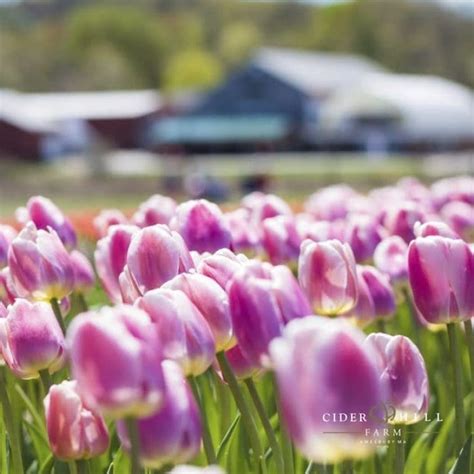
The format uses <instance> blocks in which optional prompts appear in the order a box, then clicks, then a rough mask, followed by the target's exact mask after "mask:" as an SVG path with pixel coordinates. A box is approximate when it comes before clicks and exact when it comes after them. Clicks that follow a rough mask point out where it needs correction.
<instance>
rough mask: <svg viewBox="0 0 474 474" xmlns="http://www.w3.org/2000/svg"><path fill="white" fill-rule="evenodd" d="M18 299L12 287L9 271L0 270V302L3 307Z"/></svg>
mask: <svg viewBox="0 0 474 474" xmlns="http://www.w3.org/2000/svg"><path fill="white" fill-rule="evenodd" d="M18 297H19V296H18V294H17V292H16V290H15V288H14V287H13V282H12V278H11V275H10V269H9V268H8V267H5V268H3V269H2V270H0V302H2V303H3V304H4V305H5V306H8V305H9V304H13V303H14V302H15V299H16V298H18Z"/></svg>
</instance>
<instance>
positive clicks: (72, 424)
mask: <svg viewBox="0 0 474 474" xmlns="http://www.w3.org/2000/svg"><path fill="white" fill-rule="evenodd" d="M44 409H45V416H46V428H47V431H48V439H49V445H50V447H51V451H52V452H53V454H54V456H55V457H57V458H59V459H63V460H66V461H68V460H73V459H87V458H91V457H95V456H100V455H101V454H103V453H105V452H106V451H107V448H108V446H109V433H108V430H107V425H106V424H105V421H104V419H103V418H102V417H101V416H100V415H99V414H98V413H96V412H94V411H92V410H91V409H89V408H88V407H87V405H85V404H84V402H83V401H82V399H81V397H80V395H79V393H78V390H77V382H76V381H75V380H65V381H64V382H62V383H60V384H59V385H53V386H51V388H50V389H49V393H48V395H47V396H46V398H45V399H44Z"/></svg>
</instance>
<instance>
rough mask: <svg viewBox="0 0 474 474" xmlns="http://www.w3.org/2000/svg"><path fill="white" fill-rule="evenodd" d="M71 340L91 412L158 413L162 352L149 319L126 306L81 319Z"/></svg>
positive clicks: (80, 386) (76, 371)
mask: <svg viewBox="0 0 474 474" xmlns="http://www.w3.org/2000/svg"><path fill="white" fill-rule="evenodd" d="M67 338H68V346H69V348H70V357H71V370H72V375H73V377H74V378H75V379H76V380H77V384H78V390H79V393H80V395H81V398H82V400H83V401H84V403H85V404H86V405H87V406H88V407H90V408H91V409H93V410H98V411H99V412H101V413H103V414H104V415H109V416H112V417H114V418H122V417H127V416H139V417H140V416H148V415H150V414H151V413H154V412H156V410H158V409H159V407H160V405H161V403H162V401H163V390H164V382H163V374H162V370H161V365H160V364H161V361H162V351H161V345H160V342H159V340H158V339H157V337H156V334H155V332H154V331H153V330H152V325H151V321H150V318H149V317H148V315H147V314H146V313H144V312H143V311H141V310H140V309H138V308H134V307H133V306H128V305H120V306H115V307H114V308H111V307H103V308H102V309H101V310H100V311H98V312H93V311H90V312H87V313H82V314H81V315H79V316H77V317H76V318H75V319H74V320H73V321H72V323H71V326H70V328H69V331H68V335H67Z"/></svg>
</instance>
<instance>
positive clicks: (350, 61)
mask: <svg viewBox="0 0 474 474" xmlns="http://www.w3.org/2000/svg"><path fill="white" fill-rule="evenodd" d="M252 63H253V64H254V65H256V66H257V67H259V68H260V69H263V70H264V71H266V72H267V73H270V74H272V75H274V76H276V77H278V78H279V79H280V80H282V81H284V82H286V83H288V84H291V85H292V86H293V87H296V88H297V89H299V90H301V91H303V92H304V93H306V94H308V95H311V96H317V97H321V96H327V95H329V94H331V93H333V92H334V91H335V90H336V89H339V88H340V87H345V86H348V85H354V83H357V82H358V81H360V80H361V79H362V78H363V77H364V76H366V75H367V74H370V73H374V72H384V71H385V69H384V68H383V67H382V66H380V65H379V64H377V63H375V62H373V61H370V60H369V59H366V58H364V57H362V56H356V55H351V54H343V53H320V52H318V53H315V52H311V51H305V50H297V49H285V48H262V49H260V50H259V51H258V52H257V54H256V56H255V57H254V59H253V61H252Z"/></svg>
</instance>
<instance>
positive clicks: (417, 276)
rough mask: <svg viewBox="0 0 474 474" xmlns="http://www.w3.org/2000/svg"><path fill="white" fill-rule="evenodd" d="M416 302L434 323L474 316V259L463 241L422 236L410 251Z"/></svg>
mask: <svg viewBox="0 0 474 474" xmlns="http://www.w3.org/2000/svg"><path fill="white" fill-rule="evenodd" d="M408 269H409V276H410V285H411V289H412V292H413V298H414V302H415V304H416V307H417V308H418V310H419V311H420V313H421V315H422V316H423V318H424V319H425V320H426V321H428V322H429V323H432V324H439V323H451V322H456V321H463V320H468V319H470V318H472V317H473V316H474V257H473V255H472V253H471V251H470V249H469V246H468V245H467V244H466V243H465V242H464V241H462V240H460V239H458V240H453V239H448V238H445V237H439V236H434V237H422V238H420V237H419V238H417V239H416V240H414V241H413V242H412V243H411V244H410V247H409V249H408Z"/></svg>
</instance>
